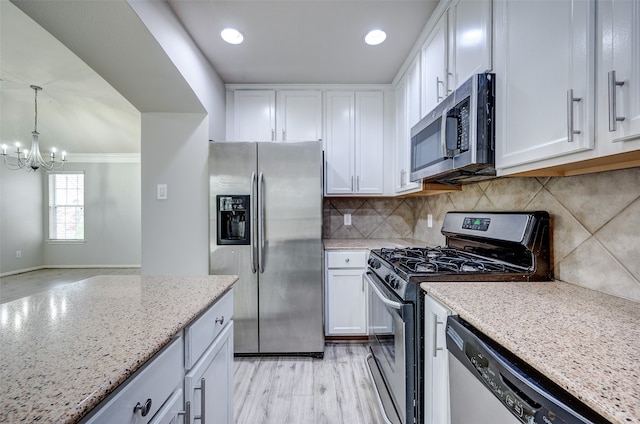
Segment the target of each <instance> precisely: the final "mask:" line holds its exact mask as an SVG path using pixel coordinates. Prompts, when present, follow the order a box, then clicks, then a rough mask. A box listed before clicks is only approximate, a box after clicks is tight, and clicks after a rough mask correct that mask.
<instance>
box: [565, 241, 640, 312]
mask: <svg viewBox="0 0 640 424" xmlns="http://www.w3.org/2000/svg"><path fill="white" fill-rule="evenodd" d="M556 278H558V279H560V280H563V281H566V282H568V283H573V284H576V285H579V286H582V287H586V288H590V289H593V290H598V291H601V292H604V293H609V294H612V295H614V296H618V297H622V298H625V299H630V300H635V301H640V282H638V280H636V279H635V278H633V276H632V275H631V274H630V273H629V272H628V271H627V270H626V269H625V268H624V267H623V266H622V265H621V264H620V263H619V262H618V261H617V260H616V259H615V258H614V257H613V256H612V255H611V254H610V253H609V252H608V251H607V250H606V249H605V248H604V247H603V246H602V245H601V244H600V243H599V242H598V241H597V240H596V239H595V237H591V238H589V239H588V240H587V241H585V242H584V243H582V244H581V245H580V246H579V247H578V248H577V249H576V250H574V251H573V252H572V253H571V254H570V255H569V256H567V257H566V258H565V259H564V260H562V261H561V262H560V263H558V264H556Z"/></svg>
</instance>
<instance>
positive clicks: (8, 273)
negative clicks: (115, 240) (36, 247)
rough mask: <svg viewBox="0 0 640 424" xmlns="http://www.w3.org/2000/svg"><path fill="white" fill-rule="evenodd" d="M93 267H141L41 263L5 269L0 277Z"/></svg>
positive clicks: (135, 265) (139, 266) (137, 266)
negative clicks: (49, 270) (9, 269)
mask: <svg viewBox="0 0 640 424" xmlns="http://www.w3.org/2000/svg"><path fill="white" fill-rule="evenodd" d="M74 268H76V269H77V268H83V269H94V268H142V265H140V264H128V265H42V266H34V267H31V268H23V269H17V270H15V271H7V272H2V273H0V278H2V277H8V276H10V275H16V274H23V273H25V272H31V271H38V270H41V269H74Z"/></svg>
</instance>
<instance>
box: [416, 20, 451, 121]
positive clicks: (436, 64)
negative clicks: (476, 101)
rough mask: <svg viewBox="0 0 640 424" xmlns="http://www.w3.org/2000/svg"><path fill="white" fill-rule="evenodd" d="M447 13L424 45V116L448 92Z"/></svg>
mask: <svg viewBox="0 0 640 424" xmlns="http://www.w3.org/2000/svg"><path fill="white" fill-rule="evenodd" d="M446 78H447V14H446V12H445V14H444V15H443V16H442V18H440V20H439V21H438V23H437V24H436V26H435V27H434V28H433V31H432V32H431V34H430V35H429V38H427V41H426V42H425V44H424V46H423V47H422V114H421V115H422V116H425V115H426V114H427V113H429V112H430V111H431V110H432V109H433V108H434V107H435V106H436V105H437V104H438V103H440V101H441V100H442V99H444V98H445V97H446V96H447V94H448V92H447V87H446Z"/></svg>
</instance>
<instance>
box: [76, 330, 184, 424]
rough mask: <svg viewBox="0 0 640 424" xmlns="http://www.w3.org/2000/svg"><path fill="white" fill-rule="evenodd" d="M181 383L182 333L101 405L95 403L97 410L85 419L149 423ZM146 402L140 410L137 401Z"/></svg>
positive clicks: (104, 421)
mask: <svg viewBox="0 0 640 424" xmlns="http://www.w3.org/2000/svg"><path fill="white" fill-rule="evenodd" d="M181 386H182V337H178V338H176V339H175V340H174V341H173V342H171V344H170V345H169V346H168V347H167V348H165V349H164V350H162V351H161V352H160V353H158V354H157V355H156V356H154V357H153V358H151V359H150V360H149V362H147V364H146V365H145V366H144V368H142V370H140V371H138V372H137V374H136V375H135V376H134V377H133V379H132V380H130V381H128V382H125V383H124V385H123V386H121V387H122V388H121V389H119V390H118V391H117V392H116V393H115V396H114V397H113V398H111V399H110V400H108V401H106V403H105V404H104V406H102V405H98V406H97V407H96V409H97V412H96V413H95V414H94V415H92V416H91V417H90V418H89V419H88V420H86V422H87V423H92V424H97V423H133V422H135V423H138V424H142V423H148V422H149V421H150V420H151V418H152V417H153V416H154V415H155V414H156V412H158V410H159V409H160V407H161V406H162V405H163V404H164V403H165V401H166V400H167V399H169V397H170V396H171V394H172V393H173V392H174V390H175V389H176V388H178V387H181ZM137 404H140V406H144V405H149V408H148V410H147V411H144V412H145V414H144V416H142V413H143V411H141V410H136V409H135V408H136V405H137Z"/></svg>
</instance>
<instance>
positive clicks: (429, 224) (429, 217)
mask: <svg viewBox="0 0 640 424" xmlns="http://www.w3.org/2000/svg"><path fill="white" fill-rule="evenodd" d="M427 227H429V228H431V227H433V215H431V214H427Z"/></svg>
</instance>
